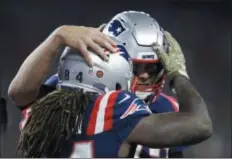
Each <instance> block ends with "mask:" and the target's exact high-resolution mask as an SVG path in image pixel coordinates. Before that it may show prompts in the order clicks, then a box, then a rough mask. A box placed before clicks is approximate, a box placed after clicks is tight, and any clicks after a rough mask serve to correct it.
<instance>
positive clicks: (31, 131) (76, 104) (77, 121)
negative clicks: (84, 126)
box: [17, 89, 92, 158]
mask: <svg viewBox="0 0 232 159" xmlns="http://www.w3.org/2000/svg"><path fill="white" fill-rule="evenodd" d="M91 97H92V94H90V93H84V92H83V90H81V89H75V90H73V89H69V90H68V91H67V89H66V90H64V89H60V90H55V91H53V92H51V93H49V94H47V95H46V96H45V97H43V98H41V99H39V100H37V101H36V102H35V103H33V104H32V111H31V115H30V117H29V119H28V121H27V123H26V125H25V126H24V128H23V130H22V132H21V135H20V139H19V144H18V147H17V152H19V151H20V152H21V153H22V155H23V157H30V158H34V157H36V158H39V157H55V156H56V155H57V154H59V152H60V151H62V150H61V147H60V145H62V143H63V142H64V141H67V140H69V139H70V138H71V137H72V135H73V134H74V133H76V132H77V131H78V130H79V129H80V128H81V123H82V119H83V116H84V113H85V111H86V108H87V106H88V104H89V102H90V100H92V98H91Z"/></svg>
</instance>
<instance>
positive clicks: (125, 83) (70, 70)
mask: <svg viewBox="0 0 232 159" xmlns="http://www.w3.org/2000/svg"><path fill="white" fill-rule="evenodd" d="M114 40H115V39H114ZM115 42H116V43H117V44H118V45H117V48H118V52H117V53H114V54H108V57H109V61H108V62H106V61H103V60H102V59H101V58H100V57H99V56H98V55H96V54H94V53H93V52H91V53H90V55H91V58H92V60H93V62H94V64H93V67H92V68H90V67H89V66H88V65H87V64H86V62H85V61H84V59H83V58H82V57H81V56H80V54H79V53H77V51H75V50H73V49H71V48H69V47H67V48H66V49H65V50H64V52H63V54H62V55H61V58H60V65H59V70H58V75H59V83H58V85H57V86H58V87H62V86H66V87H77V88H81V89H83V90H84V92H86V91H88V92H96V93H99V94H102V93H107V92H108V91H111V90H118V89H122V90H130V85H131V84H130V83H131V80H132V77H133V69H132V67H133V65H132V61H131V58H130V56H129V54H128V52H127V50H126V49H125V47H124V46H123V45H121V44H120V43H119V42H118V41H117V40H115Z"/></svg>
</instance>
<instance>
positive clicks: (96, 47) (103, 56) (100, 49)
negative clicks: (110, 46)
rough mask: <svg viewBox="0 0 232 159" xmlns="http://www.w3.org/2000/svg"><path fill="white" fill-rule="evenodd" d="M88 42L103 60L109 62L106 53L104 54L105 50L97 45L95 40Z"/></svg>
mask: <svg viewBox="0 0 232 159" xmlns="http://www.w3.org/2000/svg"><path fill="white" fill-rule="evenodd" d="M86 42H87V43H88V46H89V47H90V48H91V49H92V50H93V51H94V52H95V53H96V54H98V55H99V56H100V57H101V58H102V59H104V60H105V61H108V57H107V55H106V53H105V52H104V50H103V48H101V47H100V46H99V45H98V44H96V43H95V42H94V41H93V40H91V39H88V38H87V39H86Z"/></svg>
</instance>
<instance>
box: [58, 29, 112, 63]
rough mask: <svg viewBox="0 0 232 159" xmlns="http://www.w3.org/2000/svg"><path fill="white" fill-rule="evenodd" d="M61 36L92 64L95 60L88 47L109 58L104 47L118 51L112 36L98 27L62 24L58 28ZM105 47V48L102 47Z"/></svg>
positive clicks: (64, 42) (63, 40) (66, 43)
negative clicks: (91, 56)
mask: <svg viewBox="0 0 232 159" xmlns="http://www.w3.org/2000/svg"><path fill="white" fill-rule="evenodd" d="M56 34H58V35H59V36H60V38H61V42H62V44H64V45H67V46H69V47H71V48H73V49H77V50H79V51H80V53H81V54H82V56H83V58H84V59H85V60H86V62H87V63H88V64H89V65H90V66H92V64H93V62H92V59H91V58H90V56H89V51H88V49H91V50H92V51H93V52H95V53H96V54H98V55H99V56H101V57H102V58H103V59H104V60H106V61H107V60H108V57H107V56H106V53H105V52H104V49H103V48H106V49H108V50H109V51H110V52H116V50H115V48H114V46H115V45H116V44H115V43H114V41H113V40H112V39H110V37H108V36H107V35H105V34H103V33H102V32H100V30H99V29H98V28H92V27H84V26H61V27H59V28H58V29H57V30H56ZM102 47H103V48H102Z"/></svg>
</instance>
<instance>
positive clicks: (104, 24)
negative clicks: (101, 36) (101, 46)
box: [98, 23, 106, 31]
mask: <svg viewBox="0 0 232 159" xmlns="http://www.w3.org/2000/svg"><path fill="white" fill-rule="evenodd" d="M105 26H106V23H103V24H101V25H100V26H99V27H98V30H100V31H102V30H103V29H104V28H105Z"/></svg>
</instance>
